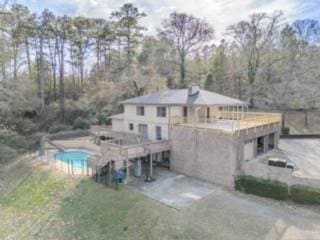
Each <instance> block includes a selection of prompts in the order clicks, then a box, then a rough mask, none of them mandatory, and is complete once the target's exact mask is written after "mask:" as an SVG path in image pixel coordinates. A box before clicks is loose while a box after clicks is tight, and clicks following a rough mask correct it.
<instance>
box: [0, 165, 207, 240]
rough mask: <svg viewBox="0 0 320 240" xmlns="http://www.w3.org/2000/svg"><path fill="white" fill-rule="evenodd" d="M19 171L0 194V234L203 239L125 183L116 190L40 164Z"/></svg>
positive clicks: (12, 236)
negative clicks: (17, 180) (16, 181)
mask: <svg viewBox="0 0 320 240" xmlns="http://www.w3.org/2000/svg"><path fill="white" fill-rule="evenodd" d="M18 172H20V171H18ZM19 176H21V179H20V184H18V185H16V186H15V187H14V188H13V189H12V191H10V192H9V193H8V194H6V195H5V196H2V197H0V219H1V221H0V239H59V240H64V239H66V240H67V239H90V240H95V239H97V240H100V239H152V240H153V239H203V236H204V233H202V232H200V231H198V230H197V229H196V228H190V227H189V225H188V224H184V221H182V219H183V215H182V213H181V212H178V211H176V210H174V209H172V208H169V207H167V206H164V205H162V204H160V203H158V202H155V201H153V200H151V199H149V198H147V197H145V196H144V195H142V194H140V193H138V192H136V191H134V190H132V189H131V188H128V187H126V186H124V185H121V186H120V188H119V191H115V190H112V189H109V188H106V187H105V186H103V185H100V184H97V183H95V182H94V181H93V180H92V179H90V178H83V179H82V180H81V179H79V178H71V177H68V176H66V175H63V174H57V173H54V172H51V171H48V170H43V169H40V168H36V169H34V170H33V171H32V172H29V175H27V176H25V175H18V176H17V178H19ZM176 221H179V222H180V221H182V223H183V224H181V223H179V225H178V226H177V224H176Z"/></svg>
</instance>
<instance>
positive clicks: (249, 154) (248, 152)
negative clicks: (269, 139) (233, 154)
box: [243, 140, 254, 160]
mask: <svg viewBox="0 0 320 240" xmlns="http://www.w3.org/2000/svg"><path fill="white" fill-rule="evenodd" d="M253 148H254V144H253V140H251V141H246V142H245V144H244V152H243V154H244V156H243V159H244V160H250V159H253V153H254V149H253Z"/></svg>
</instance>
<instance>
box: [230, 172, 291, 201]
mask: <svg viewBox="0 0 320 240" xmlns="http://www.w3.org/2000/svg"><path fill="white" fill-rule="evenodd" d="M235 188H236V190H239V191H242V192H245V193H249V194H254V195H257V196H261V197H267V198H273V199H277V200H286V199H287V198H288V185H287V184H285V183H281V182H278V181H271V180H266V179H262V178H256V177H252V176H240V177H238V178H237V179H236V181H235Z"/></svg>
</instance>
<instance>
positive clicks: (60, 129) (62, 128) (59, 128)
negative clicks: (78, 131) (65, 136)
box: [49, 124, 71, 133]
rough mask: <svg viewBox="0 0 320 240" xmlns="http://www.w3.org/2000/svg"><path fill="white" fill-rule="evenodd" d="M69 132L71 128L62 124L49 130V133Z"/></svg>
mask: <svg viewBox="0 0 320 240" xmlns="http://www.w3.org/2000/svg"><path fill="white" fill-rule="evenodd" d="M69 130H71V127H70V126H68V125H64V124H58V125H53V126H52V127H50V128H49V133H58V132H65V131H69Z"/></svg>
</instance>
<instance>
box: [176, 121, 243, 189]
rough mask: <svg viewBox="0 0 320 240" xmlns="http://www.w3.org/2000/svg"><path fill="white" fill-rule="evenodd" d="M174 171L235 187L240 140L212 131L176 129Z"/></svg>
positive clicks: (177, 127) (178, 127) (181, 127)
mask: <svg viewBox="0 0 320 240" xmlns="http://www.w3.org/2000/svg"><path fill="white" fill-rule="evenodd" d="M171 142H172V146H171V160H170V169H171V170H173V171H176V172H180V173H183V174H186V175H189V176H193V177H197V178H200V179H203V180H206V181H209V182H213V183H217V184H220V185H223V186H226V187H228V188H233V187H234V178H235V176H236V168H237V163H236V162H237V153H238V146H239V140H238V139H237V137H235V136H232V135H231V134H221V133H220V134H219V133H217V132H215V131H211V130H208V129H199V128H192V127H186V126H174V127H173V129H172V139H171Z"/></svg>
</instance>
